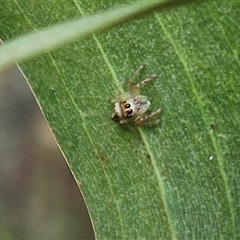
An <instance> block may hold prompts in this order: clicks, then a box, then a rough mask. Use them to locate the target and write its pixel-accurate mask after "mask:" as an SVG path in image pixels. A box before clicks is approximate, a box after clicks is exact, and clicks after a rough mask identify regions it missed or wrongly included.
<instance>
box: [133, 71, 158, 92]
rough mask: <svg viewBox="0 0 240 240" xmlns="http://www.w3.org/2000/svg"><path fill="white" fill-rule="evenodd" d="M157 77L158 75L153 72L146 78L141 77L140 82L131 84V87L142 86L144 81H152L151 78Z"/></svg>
mask: <svg viewBox="0 0 240 240" xmlns="http://www.w3.org/2000/svg"><path fill="white" fill-rule="evenodd" d="M157 77H158V75H157V74H156V73H154V74H152V75H150V76H148V77H147V78H145V79H143V80H142V81H141V82H140V83H137V84H135V85H133V86H131V88H133V89H138V88H140V87H142V86H144V85H145V84H146V83H149V82H150V81H152V80H153V79H155V78H157Z"/></svg>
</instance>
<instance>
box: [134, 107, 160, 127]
mask: <svg viewBox="0 0 240 240" xmlns="http://www.w3.org/2000/svg"><path fill="white" fill-rule="evenodd" d="M161 112H162V109H158V110H157V111H155V112H153V113H151V114H149V115H144V116H139V117H138V118H136V120H135V123H136V124H137V125H153V124H158V123H159V122H161V120H156V121H154V122H147V121H148V120H149V119H151V118H153V117H155V116H156V115H157V114H160V113H161Z"/></svg>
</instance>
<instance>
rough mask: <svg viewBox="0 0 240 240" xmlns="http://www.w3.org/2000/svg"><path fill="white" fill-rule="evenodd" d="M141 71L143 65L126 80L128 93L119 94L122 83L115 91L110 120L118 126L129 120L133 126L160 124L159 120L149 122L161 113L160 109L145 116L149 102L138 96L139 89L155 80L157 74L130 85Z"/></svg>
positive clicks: (144, 97) (145, 98)
mask: <svg viewBox="0 0 240 240" xmlns="http://www.w3.org/2000/svg"><path fill="white" fill-rule="evenodd" d="M142 69H143V65H142V66H140V67H139V68H138V69H137V71H136V72H135V73H134V74H133V75H132V77H131V78H130V79H129V80H128V85H127V86H128V92H125V93H123V94H120V89H121V87H122V85H123V83H124V81H123V82H122V83H121V84H120V86H119V87H118V89H117V92H116V95H115V98H114V99H112V103H114V104H115V106H114V110H113V113H112V120H113V121H114V122H118V123H120V124H126V123H128V122H130V121H131V120H133V121H134V123H135V124H137V125H139V126H142V125H153V124H157V123H159V122H160V120H156V121H149V120H150V119H152V118H153V117H154V116H156V115H157V114H160V113H161V112H162V110H161V109H158V110H157V111H155V112H153V113H150V114H146V111H147V110H148V109H149V107H150V104H151V103H150V101H149V100H148V98H147V97H146V96H143V95H140V93H139V88H140V87H142V86H144V85H145V84H146V83H148V82H150V81H152V80H153V79H155V78H157V76H158V75H157V74H152V75H150V76H149V77H147V78H145V79H143V80H142V81H141V82H139V83H137V84H135V85H132V81H133V79H134V78H136V77H137V76H138V75H139V73H140V71H141V70H142Z"/></svg>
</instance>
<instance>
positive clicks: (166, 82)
mask: <svg viewBox="0 0 240 240" xmlns="http://www.w3.org/2000/svg"><path fill="white" fill-rule="evenodd" d="M114 5H115V6H117V5H119V4H114V3H111V2H108V3H106V2H105V1H103V2H100V1H98V2H97V1H90V2H89V3H86V2H85V3H84V2H75V1H74V3H67V2H65V1H63V2H61V1H60V2H59V1H56V2H54V1H51V2H44V3H42V2H35V1H30V2H28V1H26V2H24V1H19V2H17V1H16V2H6V3H4V8H2V9H1V10H0V13H1V16H3V17H2V19H4V22H3V21H2V23H1V25H2V26H1V36H3V37H4V39H8V38H12V37H16V36H17V35H19V34H20V33H26V32H29V31H33V30H36V29H38V28H40V27H43V26H46V25H51V24H53V23H57V22H59V21H63V20H66V19H70V18H72V17H73V16H75V17H76V16H78V15H79V14H82V15H89V14H94V13H96V12H99V11H104V10H106V9H109V8H110V7H113V6H114ZM3 10H4V11H3ZM239 14H240V3H239V2H233V1H231V2H227V1H225V2H222V1H221V2H218V1H216V2H208V3H205V4H201V5H197V4H195V5H193V4H192V5H186V6H184V7H181V8H176V9H172V10H171V11H170V10H169V9H167V10H165V11H155V12H154V13H153V14H151V15H149V16H148V17H145V18H138V19H137V20H134V21H130V22H125V23H124V24H122V25H120V26H118V27H115V28H113V29H112V30H109V31H105V32H104V33H102V34H99V35H93V37H89V38H87V39H81V40H79V41H76V42H74V43H71V44H68V45H67V46H65V47H64V48H63V49H61V50H58V51H54V52H50V53H46V54H45V55H44V56H42V57H38V58H36V59H34V60H33V59H32V60H31V61H28V62H27V63H26V64H23V65H21V67H22V69H23V70H24V73H25V74H26V76H27V78H28V81H29V83H30V85H31V87H32V89H33V92H34V94H35V95H36V97H37V99H38V101H39V103H40V106H41V108H42V109H43V112H44V114H45V116H46V118H47V120H48V122H49V124H50V126H51V128H52V130H53V132H54V134H55V136H56V138H57V140H58V143H59V145H60V146H61V148H62V150H63V153H64V155H65V156H66V159H67V161H68V163H69V166H70V168H71V170H72V171H73V173H74V176H75V178H76V180H77V183H78V185H79V187H80V189H81V191H82V192H83V195H84V197H85V200H86V203H87V206H88V208H89V211H90V215H91V218H92V221H93V225H94V229H95V232H96V237H97V238H98V239H136V238H141V239H170V238H173V239H238V238H240V230H239V229H240V201H239V200H240V187H239V186H240V161H239V159H240V131H239V123H240V118H239V106H240V91H239V89H240V81H239V75H240V68H239V67H240V61H239V50H240V31H239V26H240V25H239ZM106 16H107V15H106ZM62 34H63V35H64V32H63V33H62ZM141 64H145V70H144V71H143V72H142V73H141V78H144V77H146V76H147V75H149V74H151V73H154V72H158V73H159V77H158V79H156V80H154V82H152V83H150V84H148V86H146V88H143V89H142V93H143V94H145V95H147V96H148V97H149V98H150V99H151V102H152V105H151V110H152V111H154V110H156V109H158V108H159V107H161V108H163V110H164V113H163V116H162V118H163V119H164V122H163V124H162V125H160V126H156V127H149V128H147V127H146V128H137V127H134V126H126V127H121V126H119V125H118V124H115V123H113V122H112V121H111V111H112V106H111V104H110V101H109V100H110V99H111V98H112V97H113V96H114V93H115V91H116V88H117V86H118V84H119V83H120V82H121V80H122V79H127V78H129V77H130V76H131V74H132V73H133V72H134V71H135V70H136V69H137V68H138V67H139V66H140V65H141ZM53 171H54V170H53Z"/></svg>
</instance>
